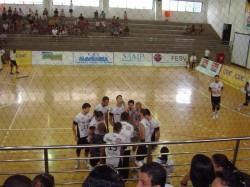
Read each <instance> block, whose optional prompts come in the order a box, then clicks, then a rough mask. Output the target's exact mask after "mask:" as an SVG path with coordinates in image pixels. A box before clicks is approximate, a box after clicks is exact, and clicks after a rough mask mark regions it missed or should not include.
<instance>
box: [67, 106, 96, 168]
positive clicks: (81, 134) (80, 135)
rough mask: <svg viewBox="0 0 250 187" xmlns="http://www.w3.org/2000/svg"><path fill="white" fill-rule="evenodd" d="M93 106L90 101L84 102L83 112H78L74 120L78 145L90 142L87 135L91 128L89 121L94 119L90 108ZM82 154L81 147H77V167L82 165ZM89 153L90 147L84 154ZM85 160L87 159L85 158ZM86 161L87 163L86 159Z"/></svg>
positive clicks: (73, 127) (74, 130)
mask: <svg viewBox="0 0 250 187" xmlns="http://www.w3.org/2000/svg"><path fill="white" fill-rule="evenodd" d="M90 108H91V105H90V104H89V103H84V104H83V105H82V112H80V113H78V114H77V115H76V117H75V118H74V120H73V124H72V131H73V135H74V138H75V140H76V142H77V145H82V144H88V141H87V137H88V129H89V123H90V121H91V119H92V117H93V116H92V114H90V112H89V110H90ZM80 154H81V149H80V148H79V149H76V156H77V158H78V159H77V160H76V164H75V168H76V169H77V168H79V167H80V160H79V158H80ZM88 154H89V149H87V148H85V150H84V156H85V157H88ZM84 161H85V160H84ZM84 163H87V162H86V161H85V162H84Z"/></svg>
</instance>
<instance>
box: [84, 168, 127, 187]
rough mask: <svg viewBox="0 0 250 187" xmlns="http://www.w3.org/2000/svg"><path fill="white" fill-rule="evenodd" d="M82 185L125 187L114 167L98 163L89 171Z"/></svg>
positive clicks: (85, 186) (89, 186)
mask: <svg viewBox="0 0 250 187" xmlns="http://www.w3.org/2000/svg"><path fill="white" fill-rule="evenodd" d="M82 187H125V185H124V182H123V181H122V177H121V176H120V175H119V173H118V172H117V170H116V169H115V168H113V167H112V166H109V165H100V166H97V167H95V168H94V170H93V171H91V172H90V174H89V176H88V177H87V178H86V180H85V181H84V182H83V184H82Z"/></svg>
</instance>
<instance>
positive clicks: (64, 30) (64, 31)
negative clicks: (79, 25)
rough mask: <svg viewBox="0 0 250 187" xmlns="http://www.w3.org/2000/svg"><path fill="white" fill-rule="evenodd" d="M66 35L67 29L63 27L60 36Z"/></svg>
mask: <svg viewBox="0 0 250 187" xmlns="http://www.w3.org/2000/svg"><path fill="white" fill-rule="evenodd" d="M67 34H68V28H67V26H66V25H65V26H64V27H63V29H62V35H64V36H65V35H67Z"/></svg>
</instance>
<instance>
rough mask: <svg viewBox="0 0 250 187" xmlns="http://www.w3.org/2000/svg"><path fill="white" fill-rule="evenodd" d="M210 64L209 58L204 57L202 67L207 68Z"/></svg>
mask: <svg viewBox="0 0 250 187" xmlns="http://www.w3.org/2000/svg"><path fill="white" fill-rule="evenodd" d="M207 66H208V60H207V59H205V58H203V60H202V62H201V67H203V68H205V69H207Z"/></svg>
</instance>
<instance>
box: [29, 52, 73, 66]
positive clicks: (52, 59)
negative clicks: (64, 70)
mask: <svg viewBox="0 0 250 187" xmlns="http://www.w3.org/2000/svg"><path fill="white" fill-rule="evenodd" d="M32 64H44V65H73V52H63V51H33V52H32Z"/></svg>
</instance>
